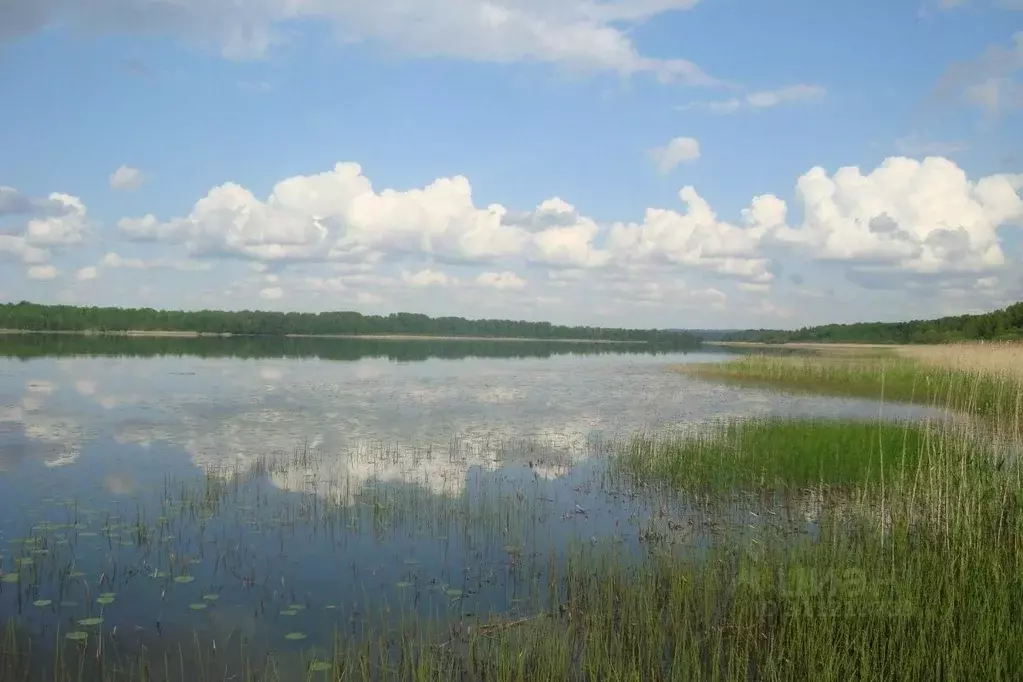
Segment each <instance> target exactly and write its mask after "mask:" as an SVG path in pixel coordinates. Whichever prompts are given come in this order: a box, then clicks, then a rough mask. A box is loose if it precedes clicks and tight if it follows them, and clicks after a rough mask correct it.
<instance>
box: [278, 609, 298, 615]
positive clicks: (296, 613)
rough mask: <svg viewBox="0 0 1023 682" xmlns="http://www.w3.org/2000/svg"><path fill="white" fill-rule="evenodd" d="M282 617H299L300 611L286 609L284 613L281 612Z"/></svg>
mask: <svg viewBox="0 0 1023 682" xmlns="http://www.w3.org/2000/svg"><path fill="white" fill-rule="evenodd" d="M281 615H282V616H297V615H298V611H295V610H294V609H284V610H283V611H281Z"/></svg>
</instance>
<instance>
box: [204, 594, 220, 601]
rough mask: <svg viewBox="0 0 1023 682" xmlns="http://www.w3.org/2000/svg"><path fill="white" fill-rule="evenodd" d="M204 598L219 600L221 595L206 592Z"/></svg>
mask: <svg viewBox="0 0 1023 682" xmlns="http://www.w3.org/2000/svg"><path fill="white" fill-rule="evenodd" d="M202 598H203V599H204V600H206V601H217V600H218V599H220V595H219V594H204V595H203V596H202Z"/></svg>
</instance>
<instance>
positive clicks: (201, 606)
mask: <svg viewBox="0 0 1023 682" xmlns="http://www.w3.org/2000/svg"><path fill="white" fill-rule="evenodd" d="M207 606H208V605H207V604H206V602H196V603H195V604H189V605H188V608H190V609H192V610H193V611H202V610H203V609H205V608H206V607H207Z"/></svg>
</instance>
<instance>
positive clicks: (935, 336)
mask: <svg viewBox="0 0 1023 682" xmlns="http://www.w3.org/2000/svg"><path fill="white" fill-rule="evenodd" d="M1011 339H1023V302H1020V303H1014V304H1013V305H1010V306H1009V307H1007V308H1003V309H1002V310H996V311H994V312H990V313H983V314H980V315H956V316H954V317H942V318H939V319H936V320H912V321H910V322H858V323H856V324H826V325H822V326H819V327H804V328H802V329H797V330H795V331H782V330H775V329H750V330H747V331H741V332H733V333H731V334H727V335H725V336H724V337H723V340H725V341H756V342H760V343H788V342H799V341H804V342H805V341H817V342H829V341H830V342H846V343H946V342H949V341H979V340H991V341H994V340H1011Z"/></svg>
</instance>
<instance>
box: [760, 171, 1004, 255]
mask: <svg viewBox="0 0 1023 682" xmlns="http://www.w3.org/2000/svg"><path fill="white" fill-rule="evenodd" d="M1018 189H1019V183H1018V182H1017V181H1016V180H1015V178H1014V176H1007V175H992V176H988V177H984V178H980V179H979V180H977V181H976V182H972V181H970V179H969V178H968V177H967V176H966V173H965V172H964V171H963V170H962V169H961V168H959V167H958V166H957V165H956V164H955V163H954V162H952V161H950V160H948V159H945V158H941V157H929V158H926V159H924V160H923V161H917V160H914V159H908V158H905V157H893V158H889V159H887V160H886V161H885V162H884V163H882V164H881V165H880V166H879V167H878V168H876V169H874V170H873V171H871V172H869V173H867V174H863V173H862V172H861V171H860V169H859V168H855V167H846V168H840V169H838V170H837V171H836V172H835V173H834V174H833V175H829V174H828V172H827V171H826V170H825V169H823V168H813V169H811V170H809V171H808V172H806V173H805V174H803V176H802V177H800V178H799V181H798V182H797V184H796V195H797V200H798V202H799V203H800V204H802V206H803V213H804V216H803V221H802V223H801V224H800V225H796V226H793V227H780V228H777V229H775V230H773V231H772V236H773V237H774V238H775V239H777V240H778V241H779V242H781V243H785V244H789V245H794V246H797V247H801V248H803V249H805V250H807V251H809V252H810V253H812V254H813V255H814V256H816V257H818V258H822V259H828V260H836V261H846V262H852V263H856V264H858V265H859V266H860V267H862V268H866V269H896V270H900V271H905V272H913V273H940V272H955V271H968V272H983V271H986V270H989V269H992V268H997V267H999V266H1002V265H1004V263H1005V255H1004V252H1003V250H1002V246H1001V240H1000V238H999V235H998V232H997V229H998V227H999V226H1002V225H1006V224H1008V223H1010V222H1013V221H1019V220H1020V219H1021V218H1023V202H1021V200H1020V196H1019V194H1018Z"/></svg>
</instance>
